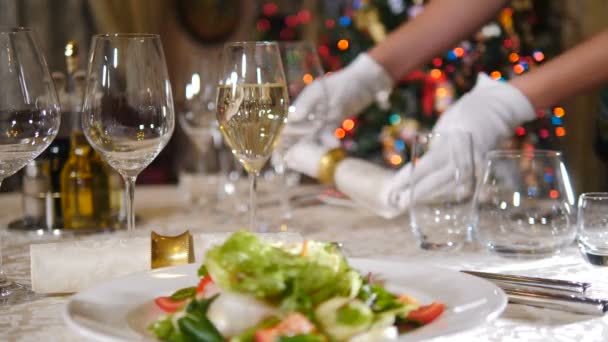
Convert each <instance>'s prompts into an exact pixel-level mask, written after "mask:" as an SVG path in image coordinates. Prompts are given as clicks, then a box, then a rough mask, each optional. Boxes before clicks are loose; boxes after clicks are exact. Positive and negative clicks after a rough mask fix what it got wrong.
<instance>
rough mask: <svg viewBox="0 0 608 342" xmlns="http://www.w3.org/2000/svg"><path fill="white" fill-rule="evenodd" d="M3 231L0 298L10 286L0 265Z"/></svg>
mask: <svg viewBox="0 0 608 342" xmlns="http://www.w3.org/2000/svg"><path fill="white" fill-rule="evenodd" d="M0 185H2V180H1V179H0ZM1 235H3V233H2V232H0V298H2V297H4V296H6V295H9V294H10V293H9V291H10V290H9V287H10V286H11V282H10V281H9V280H8V278H6V274H4V271H3V267H2V243H3V242H4V239H3V238H2V236H1Z"/></svg>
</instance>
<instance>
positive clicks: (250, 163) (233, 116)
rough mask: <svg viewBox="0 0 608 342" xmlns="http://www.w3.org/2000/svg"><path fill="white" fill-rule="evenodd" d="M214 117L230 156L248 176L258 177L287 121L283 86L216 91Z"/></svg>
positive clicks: (272, 85) (220, 89)
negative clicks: (230, 150)
mask: <svg viewBox="0 0 608 342" xmlns="http://www.w3.org/2000/svg"><path fill="white" fill-rule="evenodd" d="M217 104H218V106H217V114H218V121H219V124H220V130H221V131H222V133H223V135H224V137H225V138H226V141H227V143H228V146H230V148H231V149H232V153H233V154H234V155H235V157H236V158H237V159H238V160H239V162H240V163H241V164H242V165H243V167H244V168H245V169H246V170H247V172H250V173H258V172H259V171H260V170H261V169H262V167H263V166H264V164H265V163H266V161H267V160H268V158H269V157H270V155H271V154H272V150H273V149H274V147H275V145H276V143H277V139H278V137H279V135H280V134H281V130H282V128H283V125H284V124H285V122H286V120H287V108H288V106H289V100H288V95H287V91H286V88H285V85H284V84H280V83H270V84H236V85H231V86H226V85H222V86H219V87H218V100H217Z"/></svg>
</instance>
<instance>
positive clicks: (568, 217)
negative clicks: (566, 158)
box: [473, 150, 576, 257]
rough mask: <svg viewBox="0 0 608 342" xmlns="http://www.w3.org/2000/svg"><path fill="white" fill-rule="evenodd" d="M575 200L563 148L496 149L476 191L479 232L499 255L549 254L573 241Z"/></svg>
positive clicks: (478, 234) (488, 157)
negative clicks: (550, 149)
mask: <svg viewBox="0 0 608 342" xmlns="http://www.w3.org/2000/svg"><path fill="white" fill-rule="evenodd" d="M574 201H575V199H574V192H573V190H572V186H571V184H570V179H569V177H568V172H567V171H566V167H565V165H564V163H563V162H562V159H561V153H560V152H557V151H545V150H532V151H528V150H524V151H508V150H503V151H491V152H489V153H488V155H487V157H486V163H485V170H484V175H483V179H482V181H481V182H480V184H479V186H478V188H477V191H476V193H475V200H474V202H475V204H474V210H473V222H474V233H475V235H476V237H477V239H478V240H479V241H480V243H481V244H482V245H483V246H485V247H486V248H488V249H489V250H490V251H492V252H494V253H497V254H499V255H503V256H511V257H544V256H549V255H552V254H554V253H556V252H559V251H560V249H562V248H564V247H566V246H568V245H569V244H571V243H572V242H573V241H574V238H575V234H576V227H575V224H574V221H573V210H574V205H575V203H574Z"/></svg>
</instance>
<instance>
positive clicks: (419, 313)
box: [407, 303, 445, 324]
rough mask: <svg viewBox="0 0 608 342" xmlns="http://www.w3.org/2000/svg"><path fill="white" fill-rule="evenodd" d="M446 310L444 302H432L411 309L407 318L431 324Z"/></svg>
mask: <svg viewBox="0 0 608 342" xmlns="http://www.w3.org/2000/svg"><path fill="white" fill-rule="evenodd" d="M444 310H445V305H444V304H443V303H431V304H429V305H425V306H421V307H419V308H418V309H416V310H413V311H411V312H410V313H409V314H408V315H407V319H411V320H413V321H418V322H420V323H422V324H429V323H431V322H432V321H434V320H435V319H436V318H437V317H439V316H440V315H441V313H443V311H444Z"/></svg>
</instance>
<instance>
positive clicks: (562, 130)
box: [555, 127, 566, 137]
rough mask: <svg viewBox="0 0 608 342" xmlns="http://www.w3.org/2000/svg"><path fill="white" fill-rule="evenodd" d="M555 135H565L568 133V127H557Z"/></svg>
mask: <svg viewBox="0 0 608 342" xmlns="http://www.w3.org/2000/svg"><path fill="white" fill-rule="evenodd" d="M555 135H556V136H558V137H563V136H564V135H566V129H565V128H564V127H557V128H556V129H555Z"/></svg>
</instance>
